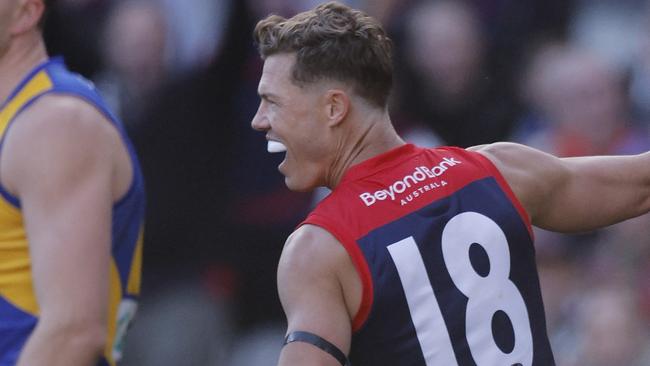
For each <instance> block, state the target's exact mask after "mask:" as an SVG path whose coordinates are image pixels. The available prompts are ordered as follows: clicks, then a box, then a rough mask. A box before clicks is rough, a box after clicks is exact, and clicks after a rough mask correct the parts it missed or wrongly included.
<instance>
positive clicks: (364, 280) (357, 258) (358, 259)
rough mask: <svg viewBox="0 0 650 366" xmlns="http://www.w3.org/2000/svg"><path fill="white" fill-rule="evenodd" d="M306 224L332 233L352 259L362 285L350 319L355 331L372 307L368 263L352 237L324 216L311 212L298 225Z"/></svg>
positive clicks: (371, 286) (371, 287)
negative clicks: (353, 314)
mask: <svg viewBox="0 0 650 366" xmlns="http://www.w3.org/2000/svg"><path fill="white" fill-rule="evenodd" d="M306 224H309V225H316V226H319V227H321V228H323V229H325V230H326V231H327V232H329V233H330V234H332V235H333V236H334V237H335V238H336V239H337V240H338V241H339V242H340V243H341V245H343V247H344V248H345V250H346V251H347V252H348V255H349V256H350V258H351V259H352V263H353V264H354V267H355V269H356V270H357V274H358V275H359V278H360V279H361V286H362V295H361V305H360V306H359V310H358V311H357V314H356V315H355V316H354V318H353V319H352V332H353V333H354V332H357V331H359V330H360V329H361V328H362V327H363V325H364V324H365V322H366V320H367V319H368V316H369V315H370V310H371V308H372V298H373V285H372V276H371V275H370V269H369V268H368V263H367V262H366V260H365V258H364V256H363V253H362V252H361V249H360V248H359V246H358V245H357V244H356V242H355V241H354V239H352V238H351V237H350V235H346V234H345V233H344V232H343V231H341V230H337V229H335V228H334V227H333V225H331V224H329V223H328V222H327V220H326V219H325V218H323V217H321V216H318V215H314V214H312V215H309V217H307V219H306V220H305V221H303V222H302V223H301V224H300V225H299V227H300V226H302V225H306Z"/></svg>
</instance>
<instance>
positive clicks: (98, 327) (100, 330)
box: [38, 318, 108, 357]
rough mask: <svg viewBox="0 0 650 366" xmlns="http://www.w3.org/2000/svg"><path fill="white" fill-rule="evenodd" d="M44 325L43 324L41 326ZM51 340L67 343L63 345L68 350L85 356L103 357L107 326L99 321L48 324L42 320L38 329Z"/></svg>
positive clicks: (71, 321)
mask: <svg viewBox="0 0 650 366" xmlns="http://www.w3.org/2000/svg"><path fill="white" fill-rule="evenodd" d="M41 323H42V324H41ZM41 326H42V328H43V329H42V330H43V333H45V334H47V335H48V336H49V337H55V338H51V339H58V340H62V341H63V342H65V343H64V344H61V346H62V347H64V348H65V349H67V350H71V351H73V350H74V351H76V352H79V353H83V354H93V355H96V356H97V357H99V356H101V354H102V353H103V352H104V349H105V348H106V343H107V341H108V330H107V328H106V324H103V323H102V322H101V321H99V320H77V319H75V320H70V321H69V322H56V323H53V322H48V321H47V319H43V318H41V319H40V320H39V325H38V327H41Z"/></svg>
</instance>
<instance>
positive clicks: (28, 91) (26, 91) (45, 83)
mask: <svg viewBox="0 0 650 366" xmlns="http://www.w3.org/2000/svg"><path fill="white" fill-rule="evenodd" d="M51 88H52V80H51V79H50V77H49V75H47V72H45V71H41V72H39V73H38V74H36V76H34V77H33V78H32V79H31V80H30V81H29V82H28V83H27V85H25V87H23V89H22V90H21V91H20V92H19V93H18V94H17V95H16V96H14V97H13V98H12V99H11V101H9V103H7V105H6V106H5V107H4V108H3V109H2V111H0V135H3V134H4V132H5V129H6V128H7V125H8V124H9V121H11V120H12V119H13V118H14V116H16V113H18V111H20V108H22V107H23V106H24V105H25V103H27V102H29V100H30V99H32V98H33V97H35V96H36V95H38V94H40V93H42V92H44V91H46V90H48V89H51Z"/></svg>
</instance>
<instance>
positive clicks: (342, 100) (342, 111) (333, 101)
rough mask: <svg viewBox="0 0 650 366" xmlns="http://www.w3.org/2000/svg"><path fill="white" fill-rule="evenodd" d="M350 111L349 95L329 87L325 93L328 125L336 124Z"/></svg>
mask: <svg viewBox="0 0 650 366" xmlns="http://www.w3.org/2000/svg"><path fill="white" fill-rule="evenodd" d="M349 111H350V97H349V96H348V95H347V93H346V92H345V91H343V90H340V89H330V90H328V91H327V92H326V93H325V115H326V117H327V121H328V125H329V126H336V125H338V124H340V123H341V121H343V120H344V119H345V117H347V115H348V112H349Z"/></svg>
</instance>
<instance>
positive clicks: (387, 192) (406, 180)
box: [359, 158, 461, 207]
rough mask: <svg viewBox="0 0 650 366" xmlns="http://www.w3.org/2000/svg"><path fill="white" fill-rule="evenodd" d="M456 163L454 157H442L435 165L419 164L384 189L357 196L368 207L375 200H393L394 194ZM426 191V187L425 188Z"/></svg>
mask: <svg viewBox="0 0 650 366" xmlns="http://www.w3.org/2000/svg"><path fill="white" fill-rule="evenodd" d="M458 164H461V162H460V161H459V160H456V158H443V159H442V161H441V162H440V164H438V165H435V166H433V167H431V168H428V167H425V166H419V167H417V168H415V170H414V171H413V173H411V174H408V175H406V176H404V177H403V178H402V179H400V180H397V181H395V182H394V183H393V184H391V185H390V186H388V187H387V188H386V189H380V190H378V191H375V192H373V193H371V192H364V193H361V194H360V195H359V198H361V200H362V201H363V203H364V204H365V205H366V206H368V207H370V206H372V205H374V204H375V203H376V202H377V201H385V200H387V199H390V200H391V201H395V199H396V195H398V194H401V193H404V192H405V191H406V190H407V189H409V188H411V187H417V186H418V185H420V184H422V182H424V181H427V180H431V179H433V178H437V177H440V176H442V175H443V174H445V172H446V171H447V169H449V168H451V167H454V166H456V165H458ZM431 184H434V183H428V184H427V187H430V185H431ZM434 188H435V187H434ZM427 191H428V189H427Z"/></svg>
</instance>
